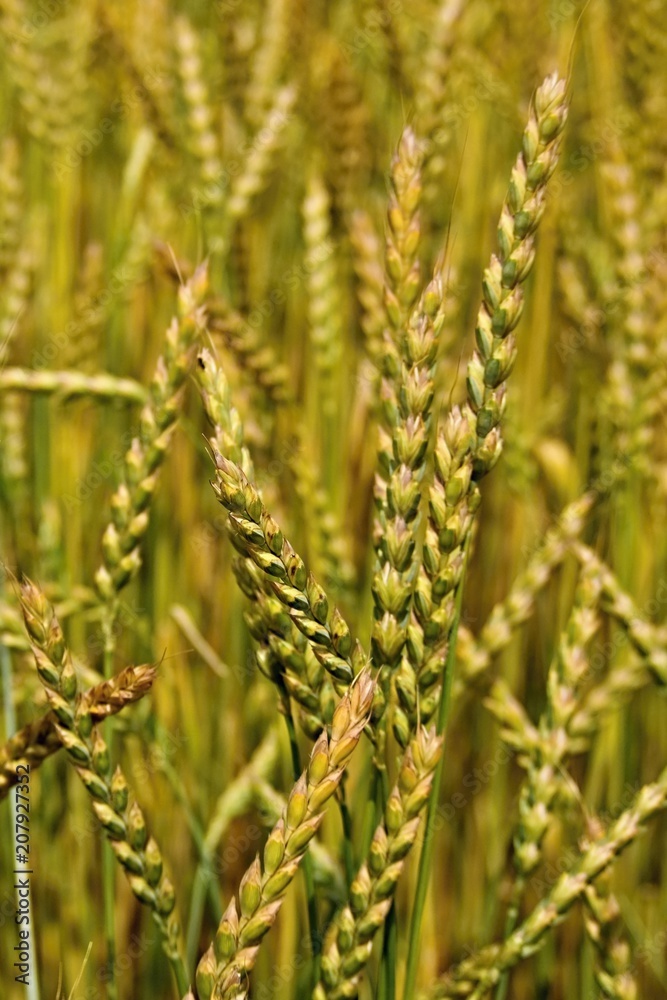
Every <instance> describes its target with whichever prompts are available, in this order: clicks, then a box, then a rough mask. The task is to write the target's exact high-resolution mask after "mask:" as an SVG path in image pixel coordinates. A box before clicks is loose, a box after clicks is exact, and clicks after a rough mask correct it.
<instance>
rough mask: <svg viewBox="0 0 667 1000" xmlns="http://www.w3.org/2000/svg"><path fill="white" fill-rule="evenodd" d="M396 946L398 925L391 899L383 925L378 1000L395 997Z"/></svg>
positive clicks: (391, 999)
mask: <svg viewBox="0 0 667 1000" xmlns="http://www.w3.org/2000/svg"><path fill="white" fill-rule="evenodd" d="M397 947H398V925H397V923H396V902H395V901H393V902H392V904H391V908H390V910H389V913H388V914H387V919H386V921H385V925H384V937H383V939H382V963H381V965H380V980H379V983H378V992H377V995H378V1000H395V997H396V950H397Z"/></svg>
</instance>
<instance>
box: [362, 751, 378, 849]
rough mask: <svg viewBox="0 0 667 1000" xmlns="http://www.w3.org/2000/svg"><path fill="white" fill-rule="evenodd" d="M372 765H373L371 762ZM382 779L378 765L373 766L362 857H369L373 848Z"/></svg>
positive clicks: (365, 817) (365, 818)
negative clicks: (376, 808) (379, 787)
mask: <svg viewBox="0 0 667 1000" xmlns="http://www.w3.org/2000/svg"><path fill="white" fill-rule="evenodd" d="M371 767H373V765H372V764H371ZM379 780H380V772H379V771H378V769H377V768H376V767H373V773H372V775H371V783H370V789H369V792H368V801H367V802H366V815H365V816H364V829H363V836H362V838H361V857H362V858H366V857H368V852H369V850H370V848H371V842H372V840H373V834H374V833H375V827H376V825H377V816H376V812H375V801H376V799H377V794H378V782H379Z"/></svg>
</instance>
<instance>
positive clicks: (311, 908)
mask: <svg viewBox="0 0 667 1000" xmlns="http://www.w3.org/2000/svg"><path fill="white" fill-rule="evenodd" d="M288 706H289V702H287V703H286V706H285V722H286V724H287V733H288V736H289V744H290V752H291V754H292V768H293V771H294V780H295V781H298V780H299V778H300V777H301V773H302V768H301V758H300V755H299V744H298V743H297V738H296V729H295V728H294V719H293V718H292V713H291V711H290V710H289V707H288ZM301 868H302V870H303V876H304V880H305V883H306V901H307V905H308V923H309V925H310V926H309V930H310V947H311V953H312V956H313V969H312V976H313V981H312V983H311V985H310V989H311V990H312V989H313V987H314V986H315V984H316V983H318V982H319V978H320V952H321V948H322V941H321V938H320V933H319V929H318V919H317V900H316V899H315V878H314V876H313V862H312V859H311V857H310V855H309V854H306V856H305V857H304V859H303V863H302V865H301ZM309 993H310V990H309Z"/></svg>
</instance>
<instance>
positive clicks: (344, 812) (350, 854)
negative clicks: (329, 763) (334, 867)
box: [339, 775, 355, 889]
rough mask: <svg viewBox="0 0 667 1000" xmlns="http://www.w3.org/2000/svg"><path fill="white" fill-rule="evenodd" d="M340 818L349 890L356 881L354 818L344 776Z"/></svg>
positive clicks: (341, 790) (341, 787) (346, 879)
mask: <svg viewBox="0 0 667 1000" xmlns="http://www.w3.org/2000/svg"><path fill="white" fill-rule="evenodd" d="M339 802H340V816H341V820H342V822H343V858H344V860H345V881H346V882H347V888H348V889H349V888H350V886H351V885H352V882H353V881H354V873H355V866H354V851H353V848H352V843H353V830H352V817H351V816H350V810H349V809H348V807H347V792H346V790H345V775H343V780H342V781H341V783H340V800H339Z"/></svg>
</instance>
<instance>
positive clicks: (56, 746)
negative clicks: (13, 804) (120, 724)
mask: <svg viewBox="0 0 667 1000" xmlns="http://www.w3.org/2000/svg"><path fill="white" fill-rule="evenodd" d="M156 676H157V670H156V669H155V667H153V666H149V665H148V664H143V665H142V666H140V667H126V668H125V669H124V670H121V671H120V673H118V674H115V675H114V676H113V677H110V678H109V680H106V681H102V682H101V683H100V684H96V685H95V687H92V688H89V689H88V690H87V691H85V692H84V693H83V694H82V698H83V700H84V701H85V702H86V705H87V707H88V712H89V713H90V717H91V719H92V720H93V723H95V724H97V723H98V722H101V721H102V720H103V719H106V718H108V717H109V716H110V715H116V714H117V713H118V712H120V711H121V709H123V708H125V706H126V705H131V704H132V703H133V702H135V701H139V699H140V698H143V696H144V695H145V694H147V693H148V691H150V689H151V686H152V684H153V681H154V680H155V678H156ZM57 722H58V720H57V717H56V716H55V715H54V713H53V712H49V713H47V714H46V715H43V716H42V717H41V719H36V720H35V721H34V722H29V723H28V725H27V726H24V727H23V729H20V730H19V731H18V732H17V733H15V734H14V736H12V738H11V739H10V740H8V741H7V743H5V745H4V746H3V747H1V748H0V800H2V799H4V798H6V796H7V795H8V794H9V790H10V789H11V788H13V787H14V785H15V784H16V783H17V780H18V779H17V776H16V768H17V766H18V765H20V764H21V765H22V764H28V765H29V766H30V770H31V772H34V771H36V770H37V768H38V767H40V765H41V764H42V763H43V762H44V760H45V759H46V758H47V757H50V756H51V754H54V753H57V751H58V750H60V748H61V746H62V743H61V741H60V737H59V736H58V730H57Z"/></svg>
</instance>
